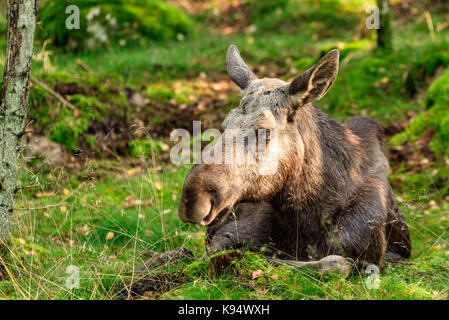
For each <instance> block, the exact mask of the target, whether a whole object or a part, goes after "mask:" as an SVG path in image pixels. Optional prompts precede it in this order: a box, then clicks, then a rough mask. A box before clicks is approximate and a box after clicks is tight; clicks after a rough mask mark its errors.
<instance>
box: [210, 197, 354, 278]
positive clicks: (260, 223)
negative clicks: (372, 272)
mask: <svg viewBox="0 0 449 320" xmlns="http://www.w3.org/2000/svg"><path fill="white" fill-rule="evenodd" d="M274 219H275V214H274V210H273V208H272V207H271V205H270V204H268V203H265V202H262V203H240V204H238V205H236V206H235V207H234V209H233V214H232V215H231V216H229V217H228V218H227V219H226V221H224V222H223V223H221V224H220V225H219V226H217V227H215V228H209V229H208V230H207V236H206V248H207V251H208V253H209V254H214V253H217V252H220V251H223V250H226V249H238V248H242V247H243V248H246V249H249V250H252V251H261V250H263V251H264V252H263V253H264V254H265V255H266V256H267V260H268V262H270V263H272V264H281V265H288V266H291V267H294V268H296V269H303V268H308V269H312V270H316V271H318V272H320V273H327V272H330V271H334V272H338V273H340V274H342V275H343V276H345V277H346V276H348V275H349V273H350V272H351V270H352V265H353V263H354V262H353V261H352V260H351V259H348V258H345V257H342V256H337V255H329V256H326V257H324V258H322V259H320V260H317V261H297V260H282V259H277V258H276V257H275V256H276V254H277V253H278V250H277V249H275V244H273V243H272V239H271V233H272V231H273V230H272V229H273V227H275V224H273V221H274ZM264 249H265V250H264ZM279 249H280V248H279ZM280 251H281V250H279V252H280Z"/></svg>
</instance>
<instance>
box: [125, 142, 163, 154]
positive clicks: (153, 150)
mask: <svg viewBox="0 0 449 320" xmlns="http://www.w3.org/2000/svg"><path fill="white" fill-rule="evenodd" d="M128 152H129V155H130V156H132V157H135V158H140V157H148V156H155V155H158V154H160V153H161V152H162V146H161V142H160V141H156V140H153V139H146V140H142V139H137V140H132V141H130V142H129V143H128Z"/></svg>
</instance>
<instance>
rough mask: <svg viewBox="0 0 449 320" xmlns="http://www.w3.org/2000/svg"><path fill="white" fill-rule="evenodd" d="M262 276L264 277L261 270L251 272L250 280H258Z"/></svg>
mask: <svg viewBox="0 0 449 320" xmlns="http://www.w3.org/2000/svg"><path fill="white" fill-rule="evenodd" d="M263 275H264V272H263V270H262V269H259V270H256V271H253V272H251V280H255V279H257V278H260V277H261V276H263Z"/></svg>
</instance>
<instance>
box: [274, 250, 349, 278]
mask: <svg viewBox="0 0 449 320" xmlns="http://www.w3.org/2000/svg"><path fill="white" fill-rule="evenodd" d="M267 260H268V261H269V262H271V263H272V264H277V265H287V266H291V267H294V268H296V269H304V268H308V269H312V270H315V271H318V272H320V273H328V272H331V271H332V272H338V273H340V274H341V275H343V276H344V277H347V276H348V275H349V274H350V273H351V270H352V266H353V264H354V261H353V260H352V259H350V258H345V257H343V256H337V255H330V256H326V257H324V258H322V259H320V260H317V261H297V260H281V259H272V258H267Z"/></svg>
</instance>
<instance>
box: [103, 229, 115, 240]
mask: <svg viewBox="0 0 449 320" xmlns="http://www.w3.org/2000/svg"><path fill="white" fill-rule="evenodd" d="M112 238H114V232H112V231H109V232H108V234H107V235H106V238H105V239H106V240H112Z"/></svg>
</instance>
